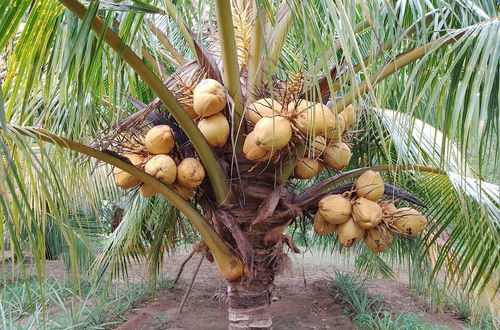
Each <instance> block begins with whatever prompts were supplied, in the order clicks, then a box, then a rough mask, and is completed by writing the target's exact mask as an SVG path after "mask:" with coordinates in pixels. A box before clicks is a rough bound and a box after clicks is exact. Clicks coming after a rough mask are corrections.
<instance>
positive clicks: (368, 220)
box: [352, 197, 382, 229]
mask: <svg viewBox="0 0 500 330" xmlns="http://www.w3.org/2000/svg"><path fill="white" fill-rule="evenodd" d="M352 216H353V218H354V220H356V222H357V224H358V225H359V226H360V227H361V228H364V229H370V228H375V227H377V226H378V224H379V223H380V221H381V220H382V208H381V207H380V205H378V204H377V203H375V202H374V201H371V200H369V199H366V198H363V197H360V198H358V199H357V200H356V201H355V202H354V205H353V206H352Z"/></svg>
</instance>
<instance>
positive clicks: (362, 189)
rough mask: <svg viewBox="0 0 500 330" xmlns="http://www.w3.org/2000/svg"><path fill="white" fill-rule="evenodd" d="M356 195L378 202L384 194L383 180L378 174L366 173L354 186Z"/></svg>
mask: <svg viewBox="0 0 500 330" xmlns="http://www.w3.org/2000/svg"><path fill="white" fill-rule="evenodd" d="M354 187H355V188H356V195H358V196H359V197H364V198H368V199H370V200H372V201H378V200H379V199H380V198H382V195H383V194H384V190H385V187H384V180H382V177H381V176H380V174H379V173H378V172H374V171H366V172H365V173H363V174H362V175H361V176H360V177H359V178H358V179H357V180H356V183H355V184H354Z"/></svg>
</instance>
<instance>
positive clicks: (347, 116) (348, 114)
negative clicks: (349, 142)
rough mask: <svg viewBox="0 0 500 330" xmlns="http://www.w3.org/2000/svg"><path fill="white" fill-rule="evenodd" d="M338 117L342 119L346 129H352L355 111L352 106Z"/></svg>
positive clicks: (354, 121)
mask: <svg viewBox="0 0 500 330" xmlns="http://www.w3.org/2000/svg"><path fill="white" fill-rule="evenodd" d="M339 116H340V117H342V118H343V119H344V122H345V127H346V128H349V127H352V126H353V125H354V124H355V123H356V110H355V109H354V106H353V105H352V104H349V105H348V106H347V108H345V109H344V110H343V111H342V112H341V113H339Z"/></svg>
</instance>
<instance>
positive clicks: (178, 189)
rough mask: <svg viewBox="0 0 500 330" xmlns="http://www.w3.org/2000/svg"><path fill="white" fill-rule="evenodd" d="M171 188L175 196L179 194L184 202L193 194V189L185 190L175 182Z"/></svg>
mask: <svg viewBox="0 0 500 330" xmlns="http://www.w3.org/2000/svg"><path fill="white" fill-rule="evenodd" d="M173 188H174V190H175V192H176V193H177V194H179V195H180V196H181V197H182V198H184V199H185V200H188V199H189V197H190V196H191V193H192V192H193V188H186V187H183V186H181V185H180V184H178V183H177V182H176V183H174V185H173Z"/></svg>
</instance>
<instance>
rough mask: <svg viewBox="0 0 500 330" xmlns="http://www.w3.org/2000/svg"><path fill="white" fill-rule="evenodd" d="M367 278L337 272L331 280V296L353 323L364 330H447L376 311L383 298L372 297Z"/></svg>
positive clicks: (413, 316)
mask: <svg viewBox="0 0 500 330" xmlns="http://www.w3.org/2000/svg"><path fill="white" fill-rule="evenodd" d="M365 280H366V278H362V277H361V276H360V275H358V274H350V273H342V272H340V271H336V272H335V274H334V276H333V277H330V278H329V281H330V286H331V293H332V297H333V299H334V300H335V301H338V302H340V303H342V304H344V305H346V310H345V314H346V315H349V316H351V318H352V319H353V322H354V324H355V325H356V327H357V328H358V329H362V330H365V329H366V330H400V329H404V330H428V329H436V330H437V329H446V327H436V326H432V325H430V324H427V323H425V322H422V321H421V320H419V319H418V318H417V316H416V315H415V314H408V313H406V314H391V313H388V312H384V311H382V309H381V308H378V309H376V308H375V306H376V303H377V302H380V297H371V296H370V295H369V294H368V290H367V288H366V286H365Z"/></svg>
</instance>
